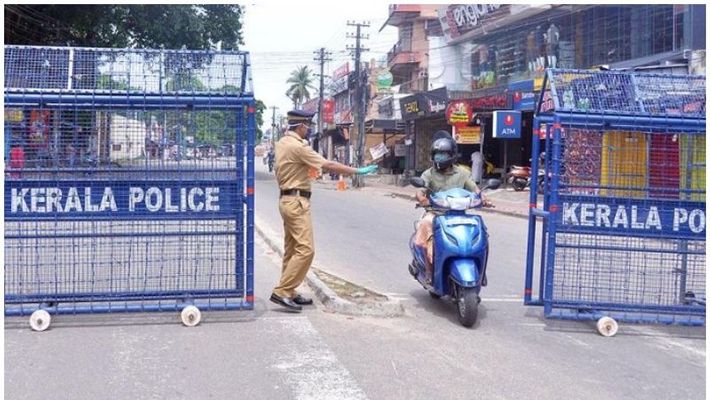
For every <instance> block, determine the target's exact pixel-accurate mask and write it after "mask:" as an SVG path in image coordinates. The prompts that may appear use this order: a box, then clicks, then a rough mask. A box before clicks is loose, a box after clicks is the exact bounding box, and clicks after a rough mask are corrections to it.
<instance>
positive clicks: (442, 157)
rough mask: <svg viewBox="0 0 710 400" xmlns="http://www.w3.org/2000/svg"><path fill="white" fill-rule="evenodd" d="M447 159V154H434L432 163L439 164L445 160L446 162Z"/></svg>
mask: <svg viewBox="0 0 710 400" xmlns="http://www.w3.org/2000/svg"><path fill="white" fill-rule="evenodd" d="M448 159H449V155H448V154H444V153H436V154H434V162H437V163H440V162H444V161H446V160H448Z"/></svg>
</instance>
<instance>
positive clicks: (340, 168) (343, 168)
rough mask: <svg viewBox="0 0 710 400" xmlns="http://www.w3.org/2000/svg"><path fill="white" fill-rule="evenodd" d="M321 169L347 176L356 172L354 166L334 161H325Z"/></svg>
mask: <svg viewBox="0 0 710 400" xmlns="http://www.w3.org/2000/svg"><path fill="white" fill-rule="evenodd" d="M323 169H325V170H327V171H331V172H335V173H336V174H340V175H347V176H350V175H355V173H357V169H356V168H352V167H348V166H347V165H345V164H341V163H339V162H336V161H326V162H325V164H323Z"/></svg>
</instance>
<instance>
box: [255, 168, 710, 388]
mask: <svg viewBox="0 0 710 400" xmlns="http://www.w3.org/2000/svg"><path fill="white" fill-rule="evenodd" d="M257 171H258V172H257V191H256V195H257V204H258V211H257V214H258V216H259V217H260V219H261V220H263V221H265V223H267V224H269V225H270V228H272V229H273V230H274V231H277V232H281V220H280V216H279V213H278V207H277V204H278V203H277V188H276V185H275V182H274V180H273V176H272V175H271V174H268V173H267V172H266V171H264V170H263V168H262V167H260V163H258V162H257ZM312 210H313V221H314V227H315V236H316V260H315V262H314V264H315V265H317V266H318V267H320V268H323V269H325V270H326V271H329V272H332V273H335V274H337V275H339V276H341V277H343V278H345V279H348V280H351V281H353V282H356V283H359V284H362V285H364V286H367V287H370V288H372V289H375V290H377V291H380V292H383V293H387V294H389V295H390V296H393V297H398V298H400V299H402V301H403V302H404V304H405V307H406V310H407V315H406V316H405V317H403V318H400V319H398V321H397V322H396V323H394V324H393V323H392V321H391V320H380V321H377V320H367V321H361V320H353V322H351V323H348V327H349V328H350V329H349V332H350V333H349V334H348V336H347V337H352V338H354V339H353V340H352V343H350V344H348V345H347V346H345V347H344V348H343V350H342V351H343V353H342V354H341V353H339V355H340V357H341V359H343V360H344V361H345V362H346V364H348V360H350V359H352V361H351V364H352V366H351V365H348V366H349V367H350V368H354V366H355V365H358V363H367V364H370V365H372V366H373V368H372V369H371V372H369V373H368V374H367V378H368V379H372V380H375V381H379V382H381V386H382V387H386V386H392V385H393V382H413V383H417V386H419V388H418V390H419V391H418V392H416V393H418V395H419V396H421V397H415V398H426V397H427V396H432V397H433V396H437V394H438V395H439V397H440V393H441V392H440V391H441V390H442V388H446V389H445V392H446V393H449V394H450V395H451V397H446V398H453V397H454V396H456V397H459V398H514V397H522V396H526V397H536V396H537V397H542V398H580V399H584V398H588V399H598V398H611V399H617V398H618V399H630V398H639V399H643V398H672V397H673V396H678V398H701V397H704V395H705V378H704V376H705V330H704V329H703V328H687V327H662V326H633V325H628V324H622V327H621V332H620V334H619V335H618V336H617V337H615V338H612V339H609V338H603V337H601V336H599V335H598V334H597V333H596V331H595V328H594V326H593V324H591V323H586V322H567V321H555V320H546V319H544V318H543V317H542V310H541V309H539V308H530V307H525V306H523V305H522V301H521V297H522V291H523V279H524V263H525V250H526V235H527V223H526V222H525V221H524V220H521V219H519V218H513V217H508V216H504V215H499V214H489V213H487V214H485V221H486V224H487V225H488V228H489V232H490V235H491V236H490V238H491V256H490V261H489V266H488V268H489V270H488V271H489V285H488V287H486V288H485V289H484V291H483V294H482V297H483V303H482V304H481V314H480V321H479V323H478V324H477V325H476V327H475V329H472V330H468V329H463V328H461V327H460V326H459V325H458V323H457V320H456V316H455V309H454V306H453V305H452V304H450V303H447V302H444V301H441V300H439V301H437V300H433V299H431V298H430V297H429V296H428V294H427V293H426V292H425V291H424V290H422V289H421V287H420V286H419V285H418V284H417V283H416V282H415V281H414V280H413V279H411V277H410V276H409V274H408V273H407V271H406V265H407V262H408V261H409V259H410V257H411V256H410V255H409V251H408V248H407V242H408V240H409V237H410V235H411V233H412V230H413V222H414V220H415V219H416V218H417V217H419V216H420V211H418V210H415V209H414V208H413V204H412V203H411V202H409V201H407V200H404V199H401V198H392V197H391V196H387V195H384V194H383V193H382V192H378V191H374V190H367V189H363V190H348V191H345V192H338V191H334V190H330V189H326V188H325V187H324V186H319V185H316V186H314V195H313V198H312ZM330 321H331V320H328V319H326V320H324V322H322V323H323V325H324V326H327V327H328V328H327V329H332V326H331V324H329V322H330ZM320 323H321V322H319V324H320ZM342 323H343V322H342V321H339V322H338V324H342ZM346 323H347V322H346ZM323 329H325V328H323ZM330 338H331V336H330V335H327V336H326V340H329V339H330ZM343 339H345V338H343ZM333 340H335V341H337V339H333ZM335 345H336V344H334V346H335ZM340 345H341V346H342V343H340ZM390 348H392V349H393V350H392V351H388V350H382V349H390ZM405 348H406V349H407V350H406V351H403V350H404V349H405ZM378 349H380V350H378ZM397 349H399V350H397ZM373 355H374V359H373V358H372V357H373ZM395 355H397V356H396V357H395ZM388 357H389V358H388ZM388 364H389V365H390V367H391V368H387V365H388ZM401 366H405V369H404V371H405V372H402V371H403V369H402V368H401ZM671 366H674V367H671ZM671 375H673V376H674V377H673V378H672V377H671ZM678 382H683V383H682V384H680V385H679V384H678ZM395 386H396V385H395ZM400 390H403V389H400ZM388 394H389V395H391V396H393V397H390V398H406V397H402V396H403V393H401V392H400V393H397V392H392V393H388ZM408 394H412V393H408ZM380 398H387V397H380Z"/></svg>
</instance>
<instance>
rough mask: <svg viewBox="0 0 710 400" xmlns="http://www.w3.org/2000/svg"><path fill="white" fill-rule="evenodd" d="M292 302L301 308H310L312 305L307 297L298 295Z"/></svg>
mask: <svg viewBox="0 0 710 400" xmlns="http://www.w3.org/2000/svg"><path fill="white" fill-rule="evenodd" d="M293 302H294V303H296V304H300V305H302V306H310V305H311V304H313V299H309V298H308V297H303V296H301V295H300V294H297V295H296V297H294V298H293Z"/></svg>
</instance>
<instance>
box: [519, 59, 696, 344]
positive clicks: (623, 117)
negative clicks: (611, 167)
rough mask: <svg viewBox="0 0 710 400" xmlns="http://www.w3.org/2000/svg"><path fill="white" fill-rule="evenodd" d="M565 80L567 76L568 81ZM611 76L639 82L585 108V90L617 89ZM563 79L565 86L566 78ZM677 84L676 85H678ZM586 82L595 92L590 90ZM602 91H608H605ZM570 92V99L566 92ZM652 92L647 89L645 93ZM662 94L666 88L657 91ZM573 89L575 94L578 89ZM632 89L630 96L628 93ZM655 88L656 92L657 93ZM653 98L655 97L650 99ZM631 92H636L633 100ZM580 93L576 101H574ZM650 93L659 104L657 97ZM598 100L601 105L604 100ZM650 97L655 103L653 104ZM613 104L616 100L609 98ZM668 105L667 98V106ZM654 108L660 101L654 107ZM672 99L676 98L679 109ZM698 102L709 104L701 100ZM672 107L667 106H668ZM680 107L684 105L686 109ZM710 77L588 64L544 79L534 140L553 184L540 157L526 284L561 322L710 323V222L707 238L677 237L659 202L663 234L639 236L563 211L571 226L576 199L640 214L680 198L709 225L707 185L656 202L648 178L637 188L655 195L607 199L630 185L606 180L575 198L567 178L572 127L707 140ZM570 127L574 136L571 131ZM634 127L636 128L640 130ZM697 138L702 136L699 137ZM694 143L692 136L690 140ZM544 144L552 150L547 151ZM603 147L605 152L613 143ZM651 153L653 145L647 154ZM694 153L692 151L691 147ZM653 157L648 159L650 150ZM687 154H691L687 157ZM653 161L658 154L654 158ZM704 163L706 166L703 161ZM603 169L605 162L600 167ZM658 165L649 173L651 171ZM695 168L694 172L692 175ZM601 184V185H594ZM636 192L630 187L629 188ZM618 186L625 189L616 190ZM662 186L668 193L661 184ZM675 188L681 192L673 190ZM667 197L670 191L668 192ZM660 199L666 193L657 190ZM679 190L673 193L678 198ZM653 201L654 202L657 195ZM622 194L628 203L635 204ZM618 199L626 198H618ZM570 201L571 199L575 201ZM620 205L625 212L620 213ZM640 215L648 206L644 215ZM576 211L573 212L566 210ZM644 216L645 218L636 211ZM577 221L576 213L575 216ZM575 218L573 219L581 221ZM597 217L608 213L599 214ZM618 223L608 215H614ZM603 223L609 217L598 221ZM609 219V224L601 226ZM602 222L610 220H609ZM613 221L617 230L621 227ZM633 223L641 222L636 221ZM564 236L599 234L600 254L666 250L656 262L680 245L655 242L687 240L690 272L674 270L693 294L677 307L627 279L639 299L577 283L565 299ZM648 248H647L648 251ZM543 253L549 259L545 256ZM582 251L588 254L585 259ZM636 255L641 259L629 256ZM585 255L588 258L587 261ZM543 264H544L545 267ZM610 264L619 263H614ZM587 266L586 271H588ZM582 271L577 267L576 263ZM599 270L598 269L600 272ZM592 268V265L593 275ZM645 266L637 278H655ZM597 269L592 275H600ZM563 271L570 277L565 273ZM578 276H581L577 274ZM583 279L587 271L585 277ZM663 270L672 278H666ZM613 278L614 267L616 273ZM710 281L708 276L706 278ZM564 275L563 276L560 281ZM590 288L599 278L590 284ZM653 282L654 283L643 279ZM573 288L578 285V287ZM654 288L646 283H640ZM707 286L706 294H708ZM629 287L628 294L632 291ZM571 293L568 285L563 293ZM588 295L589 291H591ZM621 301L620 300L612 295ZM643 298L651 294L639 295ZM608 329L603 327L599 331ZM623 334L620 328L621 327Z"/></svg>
mask: <svg viewBox="0 0 710 400" xmlns="http://www.w3.org/2000/svg"><path fill="white" fill-rule="evenodd" d="M561 77H562V78H561ZM575 80H586V81H587V82H589V81H594V82H595V84H594V85H584V84H582V85H576V86H575V85H574V82H575ZM605 80H606V82H609V81H611V82H622V81H623V82H625V83H624V85H626V84H628V86H629V87H622V86H624V85H619V87H618V88H617V89H616V90H617V96H616V97H615V98H613V99H609V98H608V99H604V98H602V99H592V100H591V101H589V100H587V101H586V102H584V104H583V107H579V105H580V103H582V102H581V101H580V100H581V98H582V97H583V96H585V94H586V95H587V96H589V97H591V96H592V95H593V92H594V90H599V91H602V92H603V91H605V90H606V89H608V88H609V87H612V86H614V84H613V83H612V84H609V85H606V86H602V85H604V81H605ZM639 81H644V82H654V81H656V82H660V84H659V85H658V86H659V88H660V89H658V88H651V89H648V88H644V87H641V86H639V84H638V82H639ZM559 82H563V84H562V85H561V86H563V87H562V88H560V87H559V86H558V85H557V83H559ZM565 83H567V84H569V85H570V86H573V87H572V89H569V88H566V87H564V86H565V85H564V84H565ZM674 85H675V86H674ZM585 86H586V89H585V88H584V87H585ZM600 87H601V88H602V89H599V88H600ZM668 87H676V88H677V87H682V88H683V90H680V89H678V90H677V93H679V95H678V96H677V97H673V95H672V93H673V92H672V91H667V92H666V93H671V94H670V95H669V96H668V98H664V95H663V94H661V93H660V92H661V91H662V90H666V89H667V88H668ZM565 89H566V91H565V92H564V95H563V90H565ZM644 90H645V92H644ZM654 90H656V92H653V91H654ZM569 92H572V95H570V94H569ZM618 93H622V94H623V95H619V94H618ZM648 93H652V96H649V95H648ZM564 96H568V97H569V99H570V100H571V101H570V100H568V99H563V97H564ZM644 96H647V97H648V98H646V97H644ZM624 97H626V98H624ZM575 98H576V99H577V100H576V101H575V100H574V99H575ZM649 99H650V100H649ZM595 100H596V101H595ZM646 100H648V101H646ZM674 101H675V102H676V103H678V104H682V103H683V102H684V101H685V102H686V103H685V104H693V106H692V107H686V110H688V112H683V111H682V110H683V108H680V106H678V109H673V108H672V107H674V106H675V105H673V104H674V103H673V102H674ZM605 102H606V104H605ZM664 102H665V103H664ZM610 103H611V104H614V105H617V106H618V107H615V108H613V109H610V107H609V106H608V105H609V104H610ZM649 104H650V106H649ZM669 104H671V105H670V106H669ZM698 104H701V105H700V106H698ZM663 106H665V107H666V108H665V110H664V109H663ZM669 109H670V111H669ZM677 110H681V111H680V112H678V111H677ZM705 122H706V121H705V77H699V76H669V75H660V74H637V73H621V72H592V71H580V70H558V69H551V70H548V71H547V72H546V75H545V77H544V82H543V92H542V93H541V95H540V100H539V102H538V104H537V108H536V114H535V119H534V123H533V141H532V159H533V160H538V158H539V157H540V154H541V152H542V151H544V155H543V157H544V161H543V163H542V167H543V168H544V171H546V173H545V174H544V178H543V181H540V180H539V179H538V176H539V173H538V172H539V169H540V167H541V166H540V165H538V163H537V162H533V163H532V173H531V175H532V182H531V188H530V214H529V217H528V244H527V260H526V274H525V288H524V303H525V304H526V305H531V306H542V307H543V309H544V315H545V316H546V317H549V318H559V319H572V320H600V318H603V317H611V318H614V319H617V320H620V321H626V322H636V323H641V322H643V323H664V324H683V325H704V324H705V234H704V223H703V231H702V236H700V235H696V234H694V233H692V232H683V231H682V230H681V231H680V232H676V233H673V234H669V232H668V230H667V229H666V230H661V229H660V225H661V223H660V218H661V217H663V218H665V217H666V215H665V214H663V210H664V209H663V207H662V206H659V209H660V210H661V211H660V215H661V217H659V222H658V225H659V227H658V228H659V229H658V231H660V232H658V231H653V232H643V231H640V232H638V231H637V232H634V231H632V230H628V229H627V230H621V231H619V230H615V229H611V228H609V227H605V228H601V227H596V228H591V227H582V228H584V229H582V228H580V227H570V226H569V225H566V224H565V220H564V219H563V215H565V216H566V217H567V218H568V221H567V222H568V223H569V220H570V218H571V213H570V208H571V207H567V208H565V207H563V203H565V201H566V200H567V201H568V200H570V199H575V200H576V199H579V198H582V199H586V200H588V203H589V204H597V207H599V206H598V204H601V202H602V201H607V202H611V203H612V204H616V205H617V207H618V205H619V204H622V203H623V204H625V206H626V207H629V208H632V207H633V210H634V213H635V212H636V211H638V210H641V209H642V207H644V206H647V208H648V209H649V210H650V207H648V206H649V205H655V204H659V203H660V204H664V203H667V204H672V205H674V206H676V205H677V206H680V205H689V206H692V207H697V209H702V213H703V221H704V211H705V199H704V197H705V193H704V187H703V189H702V190H693V189H692V188H691V187H686V188H685V189H684V188H683V187H682V184H681V187H679V188H677V189H676V190H675V192H677V193H679V194H678V196H683V195H685V196H686V197H685V199H681V198H680V197H678V199H676V200H662V199H660V200H659V199H651V197H652V196H651V192H652V191H653V190H656V191H657V192H658V191H659V188H657V187H652V185H650V184H648V182H649V178H648V176H647V177H646V181H647V183H646V184H645V186H643V187H639V188H636V187H633V189H635V190H638V191H640V192H641V194H643V191H644V190H645V191H646V197H645V199H636V198H631V197H629V198H627V199H624V198H621V197H619V196H618V195H617V196H606V195H602V194H604V193H606V194H609V193H619V192H621V190H620V189H621V188H619V187H613V186H611V187H604V186H602V185H600V184H599V185H597V187H593V188H592V189H594V190H596V194H595V195H588V196H587V197H585V196H577V195H573V196H570V195H569V194H565V192H571V190H570V186H569V185H568V183H569V182H567V181H566V179H565V175H564V174H565V171H564V169H565V167H566V162H567V161H568V160H566V159H565V154H564V146H565V141H566V140H568V139H569V140H571V138H572V136H573V135H572V133H573V132H574V131H575V130H580V131H581V130H589V131H595V132H600V135H601V136H602V137H603V136H604V135H607V134H609V135H611V134H613V133H614V134H615V133H617V132H619V133H621V132H634V134H635V133H637V132H638V134H639V135H641V136H646V137H649V138H650V137H651V136H652V135H675V136H674V137H673V139H672V140H673V141H677V142H683V140H680V139H678V137H679V136H684V135H685V137H690V138H693V137H699V136H702V137H704V136H705V127H706V123H705ZM565 130H567V133H566V135H565ZM630 134H631V133H629V135H630ZM696 141H697V140H695V139H693V143H694V142H696ZM686 142H687V139H686ZM645 143H646V147H647V149H648V146H650V143H651V142H650V141H648V142H645ZM543 146H544V147H543ZM600 151H604V150H603V148H602V150H600ZM647 151H648V150H647ZM688 151H690V150H688ZM704 152H705V149H704V148H703V149H702V157H703V164H702V169H703V173H704V169H705V164H704V163H705V153H704ZM646 157H648V155H647V156H646ZM680 159H682V157H680ZM646 160H647V162H649V161H648V160H649V159H648V158H646ZM686 162H687V163H688V169H687V170H686V173H690V174H692V173H693V172H692V171H691V170H690V169H689V168H690V164H691V159H690V158H688V159H687V160H686ZM693 166H694V167H697V165H695V164H694V165H693ZM599 168H603V167H601V166H600V167H599ZM647 171H648V170H647ZM688 171H690V172H688ZM540 185H543V186H544V194H543V195H542V202H543V207H542V209H539V208H538V194H537V193H538V187H539V186H540ZM590 186H592V185H590ZM627 189H629V188H627ZM614 190H617V192H614ZM661 192H662V190H661ZM671 192H673V191H671ZM666 194H667V193H666ZM656 195H658V193H656ZM672 195H673V193H671V196H672ZM693 196H696V197H697V196H701V197H702V198H701V201H691V199H693ZM649 199H650V200H649ZM622 200H626V201H625V202H624V201H622ZM614 202H616V203H614ZM567 204H569V202H568V203H567ZM618 212H619V211H618V208H617V213H618ZM639 212H640V211H639ZM565 213H567V214H565ZM634 215H635V214H634ZM538 218H540V219H541V220H542V221H541V224H542V227H541V228H542V229H541V231H542V235H538V234H537V233H536V232H537V230H538V226H537V224H538V223H539V221H538ZM574 218H576V216H575V217H574ZM574 218H571V220H574ZM597 218H599V217H598V216H597ZM607 220H608V219H607ZM597 224H599V221H597ZM599 225H600V224H599ZM600 226H601V225H600ZM613 226H616V225H615V224H614V225H613ZM632 226H633V225H632ZM558 235H562V236H563V237H564V235H568V237H572V238H575V237H576V238H577V240H578V243H581V242H582V241H583V240H582V239H579V238H585V237H586V238H591V239H589V240H588V242H587V243H586V247H587V248H586V250H587V251H589V252H590V253H591V254H595V255H597V256H599V255H601V254H603V252H604V251H607V252H618V253H623V252H627V253H628V254H646V253H648V254H651V253H654V252H655V253H656V254H660V255H657V256H649V258H651V259H652V258H653V257H659V258H660V259H664V254H665V255H668V254H671V253H673V251H672V250H669V249H668V248H664V247H663V245H660V244H659V245H658V246H659V248H652V247H650V246H649V243H652V242H654V241H655V243H656V244H658V243H670V242H673V243H677V249H678V250H677V255H678V256H679V257H680V258H681V259H682V261H681V264H682V265H685V267H686V269H685V270H683V269H682V268H680V271H675V270H674V271H673V273H676V272H677V273H678V275H679V278H678V279H677V281H678V286H679V288H678V290H679V291H681V292H683V293H682V294H679V296H678V299H677V301H676V302H675V303H673V302H670V301H668V299H667V298H665V297H664V296H667V294H659V295H658V296H657V300H658V301H657V302H655V303H654V301H648V300H649V299H650V298H649V297H648V296H646V297H644V295H638V294H635V293H633V288H632V287H631V286H632V285H631V286H630V285H629V282H630V280H626V281H625V283H626V286H625V287H624V286H623V285H622V287H621V288H619V289H618V290H617V293H618V292H621V293H623V294H624V295H625V296H626V298H627V299H631V298H634V297H635V296H636V301H630V300H629V301H628V302H624V301H594V300H590V298H593V297H598V298H603V297H604V296H603V295H598V293H596V292H595V290H598V291H600V292H601V291H602V290H601V287H602V286H603V285H600V284H597V283H595V284H594V285H592V287H585V288H582V287H581V285H582V284H581V283H580V287H579V288H576V289H578V290H577V293H579V294H580V295H579V296H578V297H576V298H569V297H564V296H563V295H559V296H558V295H557V293H556V290H559V289H560V288H562V289H569V287H564V283H561V284H560V283H558V282H557V281H559V280H562V281H563V282H564V279H565V278H569V277H568V276H567V277H566V276H564V275H563V273H562V272H561V271H562V269H561V268H560V266H559V265H558V264H561V265H563V267H565V265H564V263H565V261H566V260H565V258H564V256H560V254H564V251H565V249H564V247H565V245H564V244H563V245H562V246H560V243H559V242H558V239H559V238H558ZM605 238H614V239H609V242H608V243H612V245H609V244H608V243H607V245H606V247H605V246H602V245H599V243H601V242H603V241H604V239H605ZM537 240H539V241H540V245H539V246H536V241H537ZM634 240H636V241H637V242H636V243H637V244H638V247H640V248H634V247H633V246H632V245H629V244H627V246H626V247H625V248H624V247H623V246H621V247H618V246H614V245H613V244H614V243H615V242H616V243H618V242H625V243H633V241H634ZM644 246H646V247H644ZM566 247H573V248H576V251H578V252H579V253H578V254H581V252H582V251H583V250H584V249H583V250H580V246H579V244H577V245H576V246H575V245H567V246H566ZM537 257H539V260H538V258H537ZM578 257H579V256H578ZM689 257H695V258H694V260H695V263H694V264H693V266H694V268H695V270H694V271H693V273H694V274H695V275H696V278H695V279H694V280H693V282H692V284H695V285H696V286H695V287H694V289H695V290H696V291H697V292H698V293H694V292H692V291H689V292H686V290H687V289H688V288H687V287H686V285H687V284H688V282H687V281H686V278H687V276H688V269H687V262H688V261H687V260H688V258H689ZM628 259H630V260H631V259H633V257H632V256H629V258H628ZM576 261H578V262H579V261H580V258H577V259H576ZM594 264H595V266H596V269H601V268H599V261H598V260H597V261H596V262H595V263H594ZM536 265H537V268H536ZM610 265H614V264H613V262H612V263H610ZM624 268H625V267H624V266H621V267H620V268H619V269H618V270H624ZM626 268H627V270H626V272H627V273H628V271H632V270H633V268H635V266H629V265H627V266H626ZM581 269H582V267H581V266H580V267H579V270H581ZM572 270H573V271H574V269H573V268H572ZM590 270H591V271H593V269H590ZM590 270H588V271H590ZM643 271H644V272H643V273H641V272H638V271H632V272H631V273H630V274H633V273H638V275H639V276H643V277H644V278H643V279H646V276H650V275H653V274H651V273H648V272H647V271H646V270H645V269H644V270H643ZM593 273H594V272H592V274H593ZM556 274H560V276H559V277H558V276H556ZM570 275H572V276H573V277H575V276H574V273H572V274H570ZM578 275H581V273H579V274H578ZM656 275H657V276H661V278H660V279H663V276H662V274H660V273H659V274H656ZM609 276H611V273H609ZM700 278H702V279H700ZM556 280H557V281H556ZM535 281H537V284H538V286H537V288H536V289H535V288H534V284H535ZM577 282H578V283H579V282H582V279H580V278H577ZM586 283H587V284H588V283H589V282H586ZM643 285H645V281H644V283H643ZM570 286H572V285H570ZM640 287H645V286H642V285H641V286H640ZM604 289H605V290H607V292H608V293H612V291H613V290H614V288H613V287H604ZM698 289H699V290H698ZM625 291H626V292H625ZM563 292H564V290H563ZM585 292H586V293H587V295H586V296H585V295H583V294H582V293H585ZM609 297H613V296H611V295H610V296H609ZM639 298H641V300H638V299H639ZM599 329H600V332H601V331H602V328H599ZM613 332H614V333H615V332H616V328H614V329H613Z"/></svg>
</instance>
